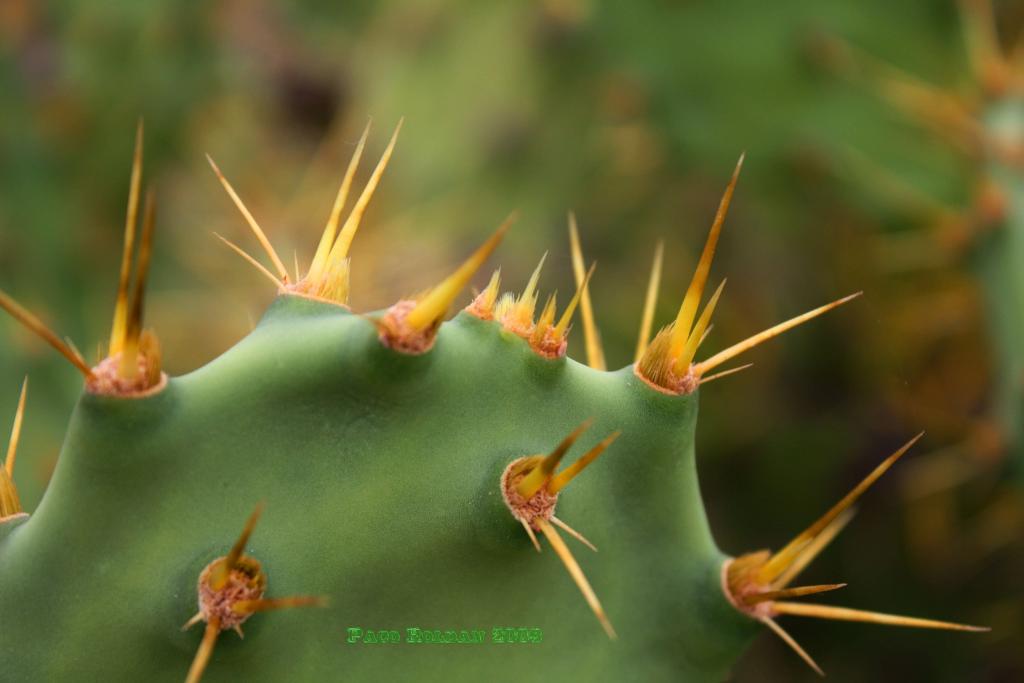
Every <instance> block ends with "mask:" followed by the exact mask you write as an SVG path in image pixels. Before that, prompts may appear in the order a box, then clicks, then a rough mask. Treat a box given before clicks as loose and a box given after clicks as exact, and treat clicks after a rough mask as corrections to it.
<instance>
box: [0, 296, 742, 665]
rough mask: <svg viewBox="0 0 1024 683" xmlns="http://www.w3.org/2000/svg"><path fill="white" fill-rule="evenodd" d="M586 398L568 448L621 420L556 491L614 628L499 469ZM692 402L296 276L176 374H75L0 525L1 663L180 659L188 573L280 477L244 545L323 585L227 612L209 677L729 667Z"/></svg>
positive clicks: (184, 655)
mask: <svg viewBox="0 0 1024 683" xmlns="http://www.w3.org/2000/svg"><path fill="white" fill-rule="evenodd" d="M497 388H500V391H497V390H496V389H497ZM589 417H593V418H594V420H595V423H594V427H592V428H591V429H590V430H589V431H588V432H587V433H586V434H584V436H583V437H582V438H581V439H580V442H579V443H578V444H577V445H576V447H575V448H574V449H573V451H572V452H571V453H570V456H569V457H570V458H574V457H576V455H577V454H578V453H581V452H583V449H585V448H589V447H590V446H592V445H593V444H594V443H596V442H597V441H598V440H600V438H601V437H602V436H603V435H604V434H606V433H607V432H610V431H611V430H613V429H621V430H622V432H623V434H622V436H621V438H620V439H619V440H618V441H617V442H616V443H614V444H613V445H612V446H611V447H610V448H609V450H608V452H607V453H606V454H605V455H604V456H602V460H601V462H600V463H598V464H597V465H596V466H594V467H592V468H590V470H589V471H587V472H586V473H585V475H583V476H581V477H580V478H579V480H578V481H576V482H574V484H573V485H572V486H571V487H569V488H568V489H566V491H565V492H563V494H562V497H561V500H560V506H559V515H560V517H562V518H563V519H565V520H566V521H568V522H569V523H571V524H573V525H574V526H575V527H576V528H577V529H579V530H580V531H581V532H582V533H584V534H586V535H587V536H588V537H589V538H590V539H591V540H592V541H593V542H594V543H595V544H596V545H597V547H598V548H599V549H600V552H599V553H598V554H596V555H595V554H592V553H590V552H589V551H587V550H585V549H583V548H582V546H578V545H574V552H575V554H576V556H577V558H578V559H579V561H580V563H581V565H582V567H583V568H584V571H585V572H586V573H587V576H588V578H589V579H590V582H591V584H592V585H593V586H594V588H595V590H596V591H597V592H598V594H599V596H600V597H601V600H602V602H603V604H604V606H605V609H606V611H607V613H608V615H609V617H610V618H611V620H612V622H613V623H614V625H615V627H616V629H617V631H618V633H619V636H620V638H619V640H618V641H617V642H609V641H608V639H607V637H606V636H605V634H604V633H603V632H602V630H601V628H600V627H599V625H598V623H597V621H596V620H595V619H594V616H593V614H591V613H590V611H589V610H588V609H587V607H586V605H585V603H584V602H583V600H582V599H581V597H580V595H579V593H578V591H577V589H576V587H575V586H574V585H573V584H572V582H571V581H570V580H569V578H568V577H567V576H566V573H565V570H564V568H563V567H562V566H561V564H560V563H559V562H558V561H557V559H556V558H555V557H554V553H552V552H550V549H546V551H545V552H544V553H542V554H540V555H537V553H536V552H535V551H534V550H533V548H532V547H531V545H530V542H529V540H528V539H527V537H526V535H525V534H524V533H523V530H522V528H521V527H520V526H519V525H518V524H516V523H515V521H514V520H513V519H512V517H511V515H510V514H509V511H508V510H507V508H505V507H504V505H503V503H502V501H501V498H500V493H499V489H498V480H499V477H500V475H501V472H502V470H503V468H504V467H505V466H506V465H507V464H508V463H509V462H510V461H511V460H513V459H515V458H517V457H520V456H522V455H527V454H533V453H541V452H546V451H547V450H550V448H552V447H553V445H554V444H556V443H557V442H558V441H559V440H561V439H562V438H564V436H565V435H566V434H568V433H569V432H570V431H571V430H572V429H573V428H574V427H576V426H577V425H578V424H579V423H580V422H582V421H583V420H584V419H586V418H589ZM696 417H697V394H696V393H694V394H690V395H686V396H669V395H666V394H663V393H659V392H657V391H655V390H653V389H652V388H650V387H649V386H647V385H646V384H645V383H644V382H642V381H641V380H639V379H638V378H637V377H636V376H635V375H634V373H633V372H632V370H631V368H626V369H623V370H620V371H618V372H615V373H601V372H597V371H594V370H591V369H589V368H587V367H585V366H582V365H580V364H578V363H576V362H574V361H572V360H570V359H565V358H563V359H559V360H548V359H545V358H541V357H540V356H538V355H537V354H536V353H534V351H533V350H531V349H530V347H529V346H528V344H527V343H526V342H525V341H524V340H522V339H521V338H519V337H517V336H515V335H512V334H510V333H507V332H504V331H503V330H502V329H501V328H500V326H499V325H498V324H497V323H494V322H485V321H481V320H479V319H477V318H474V317H472V316H470V315H468V314H465V313H463V314H460V315H459V316H457V317H456V318H455V319H453V320H452V321H450V322H448V323H445V324H444V325H442V327H441V330H440V332H439V335H438V338H437V341H436V344H435V345H434V347H433V349H432V350H431V351H430V352H429V353H426V354H424V355H421V356H403V355H400V354H398V353H395V352H393V351H390V350H388V349H386V348H383V347H382V346H381V344H380V342H379V341H378V339H377V334H376V330H375V328H374V327H373V325H372V324H371V323H370V322H368V321H367V320H366V319H364V318H363V317H362V316H358V315H354V314H351V313H349V312H347V311H346V310H344V309H343V308H341V307H338V306H333V305H330V304H326V303H320V302H315V301H310V300H308V299H304V298H301V297H297V296H291V295H283V296H281V297H280V298H279V299H278V300H277V301H276V302H275V303H274V305H273V306H272V307H271V309H270V311H269V312H268V313H267V314H266V316H265V318H264V319H263V320H262V322H261V323H260V325H259V326H258V327H257V328H256V329H255V330H254V331H253V332H252V334H251V335H249V336H248V337H247V338H246V339H244V340H243V341H242V342H241V343H239V344H238V345H237V346H236V347H235V348H233V349H232V350H230V351H228V352H227V353H226V354H224V355H223V356H222V357H220V358H219V359H217V360H215V361H214V362H212V363H210V364H209V365H207V366H206V367H204V368H201V369H199V370H197V371H195V372H193V373H191V374H189V375H187V376H184V377H180V378H174V379H172V380H170V382H169V384H168V386H167V387H166V389H164V390H163V391H162V392H160V393H158V394H156V395H154V396H151V397H149V398H142V399H134V400H126V399H121V398H112V397H102V396H96V395H92V394H85V395H84V396H83V397H82V399H81V400H80V402H79V404H78V406H77V408H76V410H75V413H74V416H73V418H72V421H71V426H70V429H69V431H68V436H67V440H66V442H65V445H64V449H63V452H62V454H61V457H60V462H59V466H58V468H57V470H56V472H55V474H54V477H53V481H52V483H51V485H50V487H49V489H48V491H47V493H46V495H45V497H44V499H43V501H42V503H41V504H40V506H39V508H38V510H37V511H36V512H35V513H34V514H33V515H32V516H31V517H30V518H29V519H28V520H26V521H24V522H22V523H20V524H17V526H14V527H13V528H12V527H11V525H3V526H0V529H2V530H3V532H2V533H5V536H4V537H3V538H2V540H0V614H3V615H4V622H5V628H4V636H3V638H2V639H0V660H2V661H3V662H4V671H5V679H6V680H11V681H32V680H54V681H60V680H104V679H107V680H154V681H156V680H168V681H180V680H182V679H183V677H184V673H185V671H186V670H187V669H188V665H189V662H190V661H191V658H192V656H193V653H194V652H195V649H196V646H197V643H198V640H199V631H198V630H196V631H190V632H184V633H183V632H181V631H180V630H179V629H180V626H181V624H182V623H184V622H185V621H186V620H187V619H188V618H189V617H190V616H191V615H192V614H193V613H194V612H195V601H196V595H195V582H196V577H197V576H198V575H199V572H200V571H201V570H202V568H203V567H204V565H206V564H207V563H208V562H210V561H211V560H212V559H214V558H215V557H217V556H219V555H223V554H224V551H225V550H226V548H227V547H228V546H229V545H230V543H231V541H232V540H233V539H234V537H235V535H236V534H237V532H238V530H239V528H240V526H241V523H242V521H243V520H244V519H245V517H246V515H247V514H248V513H249V512H250V511H251V508H252V506H253V505H254V503H255V501H258V500H264V501H266V512H265V513H264V516H263V520H262V521H261V523H260V526H259V527H258V528H257V529H256V531H255V533H254V535H253V537H252V539H251V540H250V543H249V545H248V547H247V549H246V552H247V554H250V555H252V556H253V557H255V558H256V559H258V560H259V561H260V562H261V563H263V567H264V569H265V571H266V572H267V576H268V586H269V591H270V592H272V593H275V594H279V595H284V594H293V593H313V594H322V595H325V596H327V597H329V599H330V601H331V604H330V606H329V607H328V608H326V609H308V610H296V611H289V612H280V613H273V614H266V615H259V616H257V617H256V618H254V619H252V620H250V621H249V622H248V623H247V624H246V638H245V640H239V639H238V638H237V637H235V636H234V635H233V634H231V633H226V634H224V635H223V636H222V637H221V640H220V643H219V645H218V647H217V650H216V651H215V653H214V655H213V660H212V662H211V664H210V666H209V668H208V670H207V672H206V676H205V677H204V680H209V681H216V680H251V681H262V680H266V681H280V680H330V679H338V678H346V679H350V680H368V679H375V680H384V679H387V680H408V679H409V678H410V677H412V676H415V677H416V678H417V679H419V680H441V679H444V680H482V679H484V678H486V679H488V680H531V679H540V678H545V679H552V678H559V677H567V678H576V679H579V680H628V679H633V680H649V681H656V680H675V681H678V680H688V681H714V680H722V679H723V678H724V677H726V675H727V673H728V671H729V668H730V667H731V665H732V664H733V662H734V661H735V659H736V658H737V656H738V654H739V653H740V652H741V651H742V649H743V648H744V646H745V645H746V644H747V642H748V641H749V640H750V639H751V638H752V636H753V634H754V633H755V632H756V629H757V628H758V627H757V625H756V624H755V622H753V621H751V620H749V619H747V618H746V617H744V616H742V615H740V614H739V613H738V612H736V611H735V610H733V608H732V607H731V606H730V605H729V604H728V602H727V601H726V599H725V597H724V596H723V595H722V592H721V590H720V580H721V575H720V572H721V567H722V563H723V561H724V560H725V559H726V557H725V556H724V555H723V554H722V553H721V552H720V551H719V550H718V548H717V547H716V546H715V543H714V541H713V539H712V537H711V534H710V532H709V529H708V525H707V521H706V518H705V514H704V509H703V505H702V503H701V500H700V493H699V489H698V484H697V478H696V469H695V463H694V458H695V454H694V430H695V426H696ZM5 527H6V528H5ZM568 542H569V543H571V544H574V543H575V542H574V541H572V540H569V541H568ZM577 549H579V550H577ZM412 558H415V559H412ZM350 626H356V627H362V628H364V629H397V630H400V631H403V632H404V629H405V628H406V627H409V626H416V627H422V628H438V629H447V628H453V629H459V628H465V629H473V628H482V629H485V630H486V631H488V636H489V635H490V633H489V631H490V629H491V627H494V626H511V627H520V626H526V627H539V628H541V629H543V632H544V640H543V643H541V644H536V645H503V646H502V645H491V644H487V645H483V646H473V645H461V646H460V645H433V646H431V645H421V646H419V647H414V646H411V645H400V646H391V647H390V648H389V646H387V645H379V646H372V645H364V644H355V645H348V644H345V643H344V638H345V636H346V628H348V627H350ZM403 634H404V633H403ZM453 650H455V651H453Z"/></svg>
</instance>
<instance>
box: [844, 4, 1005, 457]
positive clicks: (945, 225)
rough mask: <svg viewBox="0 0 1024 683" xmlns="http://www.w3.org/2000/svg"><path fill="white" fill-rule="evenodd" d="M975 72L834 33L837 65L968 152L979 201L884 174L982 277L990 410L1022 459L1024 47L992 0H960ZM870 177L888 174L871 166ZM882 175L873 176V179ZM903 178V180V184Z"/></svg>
mask: <svg viewBox="0 0 1024 683" xmlns="http://www.w3.org/2000/svg"><path fill="white" fill-rule="evenodd" d="M959 4H960V6H961V10H962V11H961V19H962V23H963V27H964V33H965V37H966V43H967V53H968V57H969V61H970V70H971V73H972V76H973V79H972V87H971V89H970V91H969V92H966V93H964V92H958V91H954V90H952V89H948V90H947V89H943V88H939V87H936V86H933V85H931V84H928V83H926V82H924V81H922V80H919V79H917V78H916V77H914V76H912V75H911V74H908V73H906V72H904V71H902V70H900V69H898V68H897V67H894V66H891V65H889V64H886V63H883V62H881V61H879V60H877V59H874V58H873V57H871V56H869V55H866V54H863V53H861V52H859V51H858V50H856V49H855V48H853V47H851V46H848V45H845V44H842V43H840V42H838V41H836V42H834V43H833V46H834V47H835V48H837V49H836V50H834V51H832V53H831V54H832V56H833V57H834V58H838V59H836V61H835V63H836V64H838V65H840V67H841V68H842V69H844V70H845V71H846V72H847V73H850V74H853V75H856V76H857V77H858V78H860V79H862V80H864V81H866V82H867V84H868V86H869V87H871V88H872V89H875V90H877V91H878V92H879V93H880V94H881V95H882V96H883V97H884V98H885V99H886V100H887V101H889V102H891V103H892V104H893V106H895V107H896V108H898V109H899V110H900V111H901V112H903V113H904V114H905V115H906V116H907V118H908V119H909V120H911V121H913V122H914V123H915V124H918V125H920V126H923V127H924V128H925V129H926V130H929V131H932V132H934V133H935V134H936V136H937V137H938V139H939V140H941V141H942V143H943V144H946V145H949V146H951V147H952V148H953V149H954V150H956V151H957V152H959V153H961V154H962V155H964V157H965V158H966V160H967V161H968V162H969V165H970V166H971V167H972V169H973V176H972V177H970V178H967V179H966V183H967V185H969V186H973V188H974V191H973V200H972V203H971V206H970V207H968V208H966V209H958V208H952V207H947V206H945V205H944V204H943V203H942V202H940V201H938V200H934V199H932V198H929V197H926V196H925V195H924V193H922V192H920V191H917V190H915V189H914V188H912V187H909V186H907V185H903V184H901V183H899V181H896V180H894V179H892V178H888V179H886V180H883V183H882V184H883V185H886V186H887V187H888V189H889V190H893V189H895V190H896V191H897V193H898V195H899V197H900V198H901V199H902V200H909V201H910V203H912V205H913V206H914V208H915V209H917V210H919V211H918V212H919V213H924V214H925V215H926V216H927V218H928V220H929V222H930V223H931V226H930V229H931V230H932V231H933V236H934V240H933V243H934V244H935V245H937V247H936V250H944V251H945V252H946V255H951V256H954V257H956V258H959V259H961V262H962V263H964V264H965V266H966V267H968V268H969V269H970V270H971V272H972V273H973V274H974V275H975V277H976V280H977V281H978V282H979V283H980V284H981V290H982V292H983V300H984V304H985V307H986V319H987V321H988V338H989V340H990V345H991V349H992V357H993V359H994V367H993V372H992V395H991V402H990V403H991V405H990V410H991V414H992V417H993V418H994V419H995V422H996V424H998V427H999V432H1000V434H999V439H1000V441H1001V442H1002V445H1003V450H1004V451H1005V452H1006V453H1007V454H1009V455H1010V456H1011V460H1012V462H1013V463H1014V465H1015V466H1016V467H1017V468H1018V469H1019V470H1020V469H1021V468H1022V467H1024V345H1022V344H1021V339H1022V338H1024V49H1022V48H1021V47H1020V45H1018V46H1017V47H1016V48H1008V49H1004V48H1003V47H1002V45H1001V43H1000V38H999V35H998V31H997V25H996V20H995V15H994V12H993V8H992V6H991V3H990V2H989V0H960V3H959ZM868 175H869V176H870V175H875V176H881V175H885V172H884V170H881V169H871V170H869V171H868ZM876 180H877V178H876ZM897 184H898V185H897Z"/></svg>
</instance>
